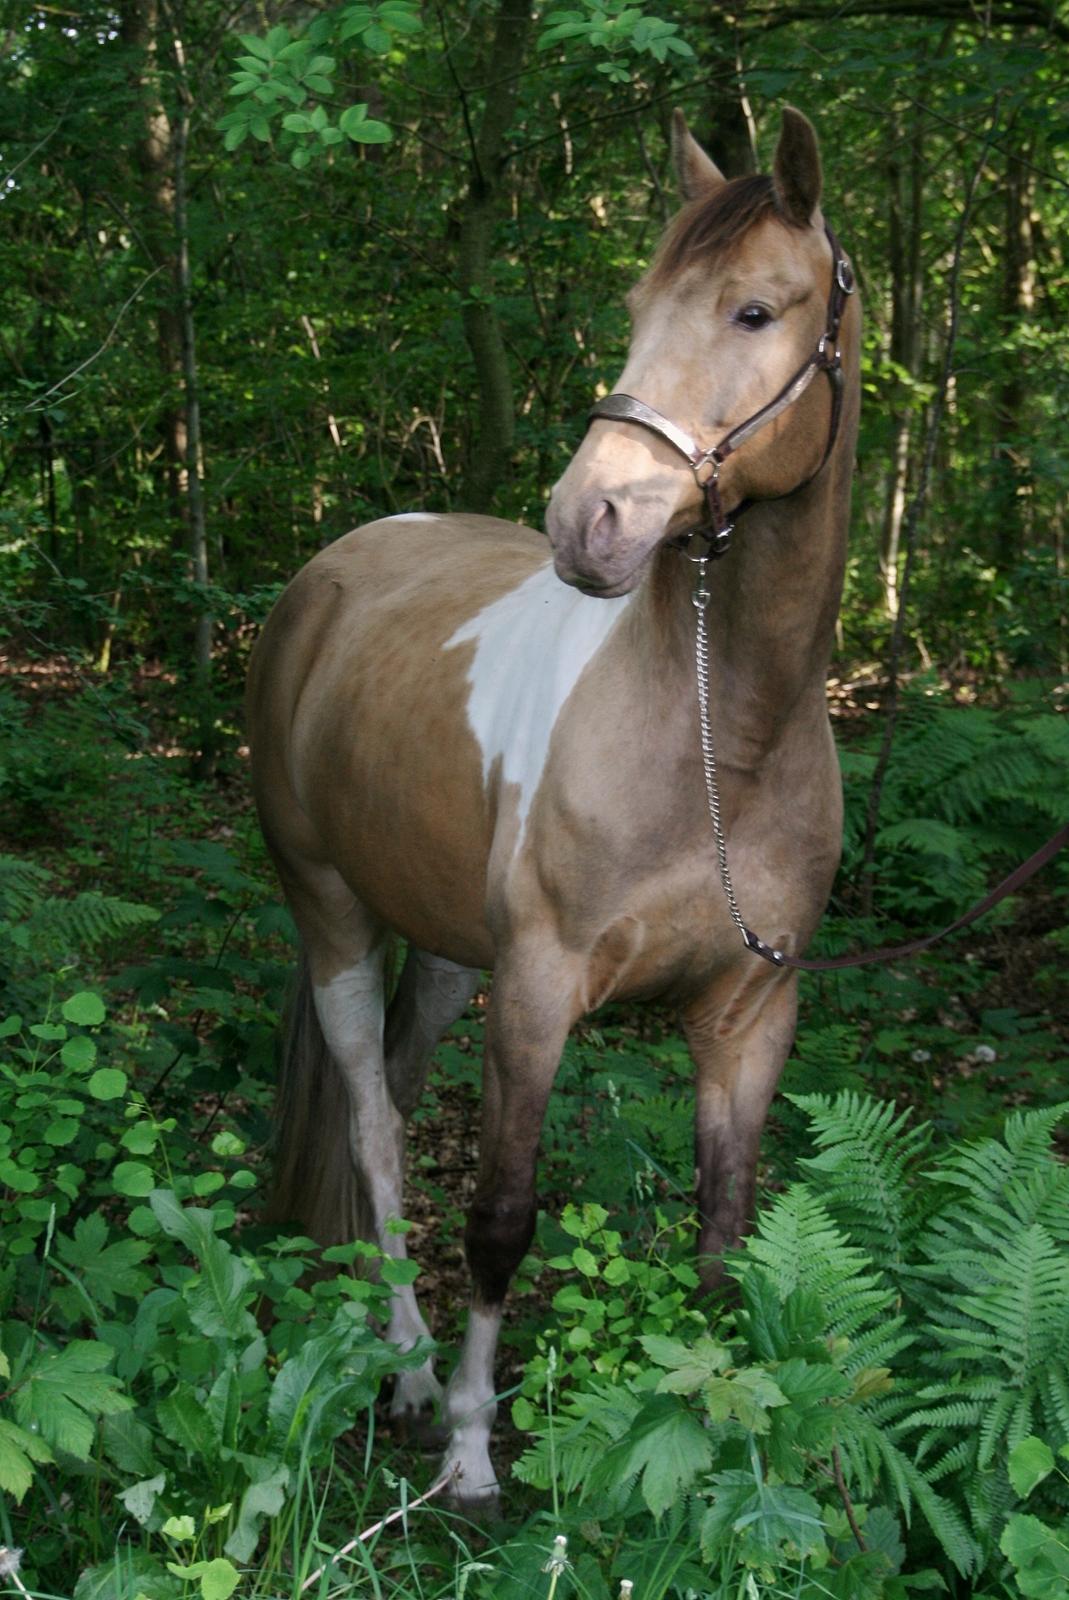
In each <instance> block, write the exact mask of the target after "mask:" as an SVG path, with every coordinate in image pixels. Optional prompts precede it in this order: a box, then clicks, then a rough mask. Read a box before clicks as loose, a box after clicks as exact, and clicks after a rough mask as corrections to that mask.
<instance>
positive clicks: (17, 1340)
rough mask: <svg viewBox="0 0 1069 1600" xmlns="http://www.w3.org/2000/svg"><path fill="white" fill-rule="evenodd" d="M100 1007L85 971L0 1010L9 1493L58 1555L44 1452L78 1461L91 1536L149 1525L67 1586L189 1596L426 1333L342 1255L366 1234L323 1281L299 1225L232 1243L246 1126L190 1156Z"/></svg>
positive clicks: (298, 1506)
mask: <svg viewBox="0 0 1069 1600" xmlns="http://www.w3.org/2000/svg"><path fill="white" fill-rule="evenodd" d="M105 1022H106V1012H105V1007H104V1004H103V1002H102V1001H101V999H100V997H99V996H98V995H97V994H95V993H93V992H91V991H84V992H81V993H77V994H74V995H71V996H70V997H69V998H68V999H67V1000H65V1001H64V1002H63V1003H62V1005H60V1006H58V1007H57V1008H56V1009H55V1010H54V1011H50V1012H49V1013H48V1014H47V1016H46V1018H45V1019H44V1020H43V1021H41V1022H36V1023H29V1024H26V1025H24V1024H23V1022H22V1020H21V1019H20V1018H18V1017H15V1016H13V1017H9V1018H8V1019H6V1020H5V1021H4V1022H3V1023H0V1042H2V1046H3V1051H4V1058H3V1060H2V1061H0V1075H2V1082H3V1084H4V1086H5V1089H6V1093H5V1094H4V1097H3V1103H4V1107H5V1113H6V1118H7V1120H6V1121H5V1122H4V1123H0V1194H2V1197H3V1200H4V1204H3V1207H2V1209H0V1262H2V1263H3V1266H2V1268H0V1376H2V1377H3V1380H4V1383H3V1391H4V1392H3V1394H2V1396H0V1496H8V1497H10V1499H11V1500H12V1501H13V1502H15V1503H16V1504H23V1503H24V1502H25V1506H24V1510H25V1513H26V1516H27V1519H28V1523H29V1525H30V1526H31V1527H33V1526H35V1525H36V1526H37V1528H38V1530H39V1532H38V1537H37V1538H36V1539H35V1540H34V1542H33V1549H32V1553H31V1559H30V1564H29V1568H28V1570H29V1572H30V1574H31V1576H32V1574H33V1572H34V1571H35V1570H36V1571H41V1570H44V1569H45V1568H46V1567H47V1566H48V1565H49V1564H50V1563H51V1562H52V1561H54V1560H55V1559H56V1558H57V1556H58V1555H59V1548H58V1545H59V1543H60V1542H61V1534H60V1530H59V1529H56V1530H55V1531H54V1532H50V1531H49V1526H48V1522H49V1519H48V1505H49V1501H50V1498H51V1496H50V1490H49V1488H48V1483H47V1476H42V1474H47V1473H48V1471H49V1469H53V1468H54V1469H56V1470H62V1472H63V1474H64V1475H65V1476H67V1477H70V1476H72V1475H73V1476H75V1477H77V1478H80V1479H81V1480H82V1488H81V1489H80V1491H79V1498H78V1500H77V1502H76V1505H75V1509H74V1510H73V1511H72V1513H71V1515H72V1519H73V1522H74V1524H75V1525H76V1526H77V1527H78V1528H79V1529H80V1531H81V1533H82V1535H83V1537H84V1538H85V1539H86V1542H87V1543H88V1544H90V1545H95V1546H96V1547H97V1548H100V1547H101V1545H103V1546H104V1547H107V1546H108V1545H113V1544H114V1541H115V1539H116V1537H117V1536H118V1531H119V1527H120V1525H124V1526H125V1527H126V1529H127V1536H126V1537H127V1538H129V1534H130V1532H131V1530H136V1529H137V1528H140V1530H141V1538H140V1539H139V1540H137V1542H136V1546H135V1547H131V1546H130V1545H129V1544H128V1543H126V1542H123V1543H120V1544H119V1546H118V1547H117V1551H116V1554H115V1556H114V1557H113V1558H112V1559H111V1560H110V1561H108V1562H107V1563H105V1564H104V1566H103V1567H102V1568H100V1569H99V1570H97V1569H94V1570H92V1571H88V1570H87V1571H86V1572H85V1573H84V1574H83V1576H82V1578H81V1580H80V1581H79V1584H78V1586H77V1588H76V1590H75V1593H76V1596H77V1597H78V1600H86V1597H91V1596H102V1595H104V1594H111V1595H117V1594H122V1595H127V1594H128V1595H129V1600H133V1596H134V1595H135V1594H136V1593H138V1592H141V1593H144V1594H146V1595H147V1596H149V1597H150V1600H152V1597H155V1596H157V1595H159V1596H168V1595H178V1594H179V1593H181V1592H184V1591H183V1590H182V1589H181V1587H180V1585H176V1582H175V1578H176V1577H179V1578H182V1579H184V1580H187V1581H190V1582H193V1581H196V1583H198V1584H199V1585H200V1589H201V1592H202V1594H203V1595H205V1596H209V1593H210V1592H214V1593H216V1594H217V1595H219V1596H222V1595H223V1593H224V1590H225V1593H227V1594H229V1593H230V1592H231V1589H232V1588H233V1587H234V1586H235V1585H236V1583H237V1581H238V1567H239V1566H241V1565H242V1564H244V1563H247V1562H248V1561H250V1560H251V1558H252V1556H253V1553H254V1551H255V1549H256V1547H257V1545H258V1544H259V1542H260V1539H261V1533H262V1531H263V1529H264V1527H265V1524H266V1523H267V1522H269V1523H270V1540H271V1541H272V1542H273V1547H274V1548H275V1553H276V1556H278V1558H279V1559H281V1551H282V1549H283V1547H284V1546H285V1544H286V1541H287V1540H288V1539H289V1538H290V1537H291V1536H292V1535H293V1531H294V1528H295V1526H296V1525H297V1524H299V1523H300V1522H301V1520H302V1519H303V1518H307V1515H308V1510H309V1504H310V1501H309V1491H310V1488H311V1487H312V1486H313V1483H314V1479H315V1477H316V1475H318V1474H320V1473H322V1472H324V1471H328V1470H329V1467H330V1463H331V1459H332V1454H333V1446H334V1442H335V1440H336V1439H337V1438H338V1437H339V1435H340V1434H342V1433H343V1432H344V1431H345V1430H346V1429H347V1428H348V1427H350V1426H351V1424H352V1422H353V1419H354V1417H355V1416H356V1415H357V1413H358V1412H359V1411H360V1410H362V1409H366V1408H368V1407H369V1406H370V1405H371V1404H372V1403H373V1401H374V1399H375V1397H376V1395H377V1393H378V1389H379V1386H380V1384H381V1381H382V1379H383V1378H384V1377H385V1376H386V1375H388V1374H391V1373H394V1372H396V1371H398V1370H400V1369H401V1368H403V1367H406V1366H409V1365H411V1364H413V1363H414V1362H419V1361H421V1360H423V1359H424V1357H425V1356H426V1354H427V1351H426V1349H425V1348H418V1347H417V1349H416V1350H414V1351H411V1352H409V1353H407V1354H401V1353H400V1352H399V1351H397V1350H396V1349H395V1348H393V1347H392V1346H388V1345H386V1344H384V1343H383V1341H382V1338H381V1336H380V1335H379V1333H378V1332H376V1331H375V1319H376V1317H379V1318H383V1315H384V1311H385V1306H386V1302H387V1301H388V1298H389V1294H390V1288H389V1282H388V1281H384V1282H374V1281H370V1280H369V1279H368V1278H366V1277H363V1278H359V1277H354V1276H353V1275H352V1274H351V1272H349V1271H347V1270H344V1269H345V1268H347V1267H348V1266H349V1265H350V1263H351V1262H352V1261H353V1260H354V1259H355V1258H356V1257H357V1256H359V1255H362V1254H363V1255H375V1254H376V1252H374V1251H372V1250H370V1248H369V1247H365V1246H360V1245H353V1246H350V1247H345V1248H341V1247H340V1248H338V1249H336V1250H333V1251H327V1252H325V1260H326V1261H327V1262H328V1263H333V1264H334V1265H335V1270H336V1272H337V1275H336V1276H327V1277H322V1276H320V1277H319V1278H318V1280H317V1281H316V1282H314V1284H313V1285H312V1286H311V1287H310V1288H304V1287H302V1286H301V1280H302V1278H303V1277H305V1276H306V1275H307V1273H308V1272H309V1270H310V1268H311V1265H312V1260H311V1255H310V1250H311V1245H310V1241H308V1240H302V1239H285V1238H283V1239H281V1240H278V1241H275V1242H274V1243H271V1242H268V1243H264V1244H261V1247H260V1249H259V1250H258V1251H257V1253H256V1255H253V1254H252V1253H251V1252H250V1251H249V1250H248V1249H247V1248H244V1247H243V1244H242V1241H241V1238H240V1235H239V1229H238V1223H239V1210H238V1208H239V1206H240V1204H241V1202H242V1198H243V1197H244V1196H245V1195H247V1193H248V1191H249V1190H250V1189H251V1188H252V1187H253V1186H254V1185H255V1183H256V1181H257V1180H256V1175H255V1173H254V1172H253V1171H252V1170H251V1169H249V1168H248V1167H246V1166H245V1165H244V1164H243V1163H242V1160H241V1157H242V1155H243V1153H244V1145H243V1143H242V1142H241V1140H240V1139H238V1138H237V1137H236V1136H235V1135H234V1134H232V1133H229V1132H221V1133H219V1134H217V1135H216V1137H215V1139H214V1140H213V1141H212V1145H211V1152H210V1154H209V1156H208V1162H209V1163H210V1164H205V1166H204V1167H203V1169H202V1170H196V1169H194V1170H188V1166H187V1163H186V1162H185V1161H184V1159H183V1160H180V1159H178V1157H179V1146H178V1145H177V1144H176V1143H175V1129H174V1122H173V1120H170V1119H165V1120H163V1121H159V1120H156V1119H155V1118H154V1117H153V1115H152V1113H151V1112H150V1110H149V1108H148V1107H147V1105H146V1104H145V1102H144V1100H143V1098H142V1097H141V1096H140V1095H139V1094H138V1093H137V1092H136V1091H135V1090H133V1089H131V1087H130V1082H129V1079H128V1075H127V1072H126V1071H125V1070H124V1067H123V1066H119V1065H116V1064H115V1063H116V1062H117V1061H125V1059H126V1057H125V1055H124V1047H123V1040H122V1034H121V1030H117V1029H115V1028H114V1027H107V1026H105ZM117 1112H118V1114H119V1117H120V1118H121V1120H122V1121H125V1124H126V1126H125V1129H124V1131H123V1132H122V1133H121V1135H120V1136H119V1138H118V1139H117V1140H116V1139H112V1138H110V1137H109V1136H108V1134H109V1131H110V1130H111V1129H113V1128H114V1126H115V1123H116V1120H117ZM61 1158H62V1159H61ZM184 1169H185V1170H184ZM393 1265H394V1264H393V1263H392V1262H389V1261H386V1262H383V1264H382V1276H383V1278H384V1279H386V1280H388V1279H389V1274H390V1271H391V1269H392V1267H393ZM88 1486H92V1494H87V1493H85V1489H86V1487H88ZM35 1499H36V1500H37V1502H38V1503H37V1505H36V1506H35V1505H34V1501H35ZM311 1503H314V1495H313V1497H312V1502H311ZM0 1505H2V1500H0ZM206 1577H207V1579H208V1583H207V1586H205V1582H204V1580H205V1578H206ZM127 1580H129V1582H128V1581H127ZM227 1583H229V1584H230V1588H226V1587H225V1585H226V1584H227ZM131 1584H132V1585H133V1587H131Z"/></svg>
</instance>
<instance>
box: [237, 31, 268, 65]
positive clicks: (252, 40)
mask: <svg viewBox="0 0 1069 1600" xmlns="http://www.w3.org/2000/svg"><path fill="white" fill-rule="evenodd" d="M239 37H240V39H241V42H242V44H243V45H244V46H245V48H246V50H248V51H250V52H251V53H252V54H253V55H254V56H259V57H260V59H261V60H262V61H270V60H271V57H272V55H273V54H274V52H273V51H272V49H271V48H270V46H269V45H268V44H266V43H265V42H264V40H263V39H260V38H258V37H257V35H256V34H255V33H243V34H240V35H239Z"/></svg>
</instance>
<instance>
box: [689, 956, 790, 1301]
mask: <svg viewBox="0 0 1069 1600" xmlns="http://www.w3.org/2000/svg"><path fill="white" fill-rule="evenodd" d="M745 959H746V963H747V965H746V967H745V968H743V970H742V972H741V973H740V971H739V969H738V968H732V971H731V973H730V974H728V975H725V976H724V977H721V978H719V979H717V980H716V981H715V982H714V983H713V984H712V985H710V987H709V988H708V989H707V990H706V991H705V993H704V994H702V995H701V996H700V997H699V998H698V999H697V1000H696V1001H694V1002H693V1003H692V1004H691V1005H690V1006H688V1008H687V1010H686V1012H685V1013H684V1017H683V1027H684V1032H685V1034H686V1038H687V1043H688V1045H689V1046H690V1051H691V1055H692V1056H693V1058H694V1065H695V1122H694V1144H695V1157H696V1164H697V1169H698V1211H699V1215H700V1218H701V1234H700V1238H699V1246H698V1249H699V1258H700V1270H701V1274H702V1281H703V1283H704V1284H705V1285H706V1286H707V1287H709V1288H711V1287H714V1286H715V1285H716V1284H718V1283H719V1282H720V1279H721V1277H722V1275H723V1260H722V1257H723V1252H724V1251H725V1250H726V1249H728V1248H729V1247H730V1246H731V1245H733V1244H735V1243H736V1242H737V1241H738V1239H739V1238H740V1237H741V1236H742V1234H743V1233H745V1232H746V1231H747V1229H748V1228H749V1226H750V1224H751V1222H752V1221H753V1211H754V1199H755V1192H756V1185H757V1158H758V1153H759V1149H760V1143H761V1130H762V1129H763V1128H764V1125H765V1117H766V1116H767V1114H768V1108H769V1104H770V1102H771V1100H772V1096H773V1094H774V1093H775V1090H776V1084H777V1083H778V1082H779V1078H780V1073H781V1072H782V1071H783V1064H784V1062H785V1061H786V1059H787V1055H788V1052H789V1051H790V1048H791V1042H792V1040H793V1038H794V1027H795V1020H796V1016H797V1005H798V980H797V977H796V975H795V974H793V973H785V972H776V971H774V970H771V969H769V968H767V967H765V966H764V964H763V963H761V962H759V961H758V960H757V958H756V957H753V956H747V957H746V958H745Z"/></svg>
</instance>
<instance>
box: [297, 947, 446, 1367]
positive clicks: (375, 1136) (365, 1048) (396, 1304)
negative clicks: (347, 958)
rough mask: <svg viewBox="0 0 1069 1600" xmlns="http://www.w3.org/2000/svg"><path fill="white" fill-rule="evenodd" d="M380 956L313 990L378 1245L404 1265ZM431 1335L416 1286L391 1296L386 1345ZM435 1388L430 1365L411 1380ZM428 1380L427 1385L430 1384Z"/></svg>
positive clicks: (398, 1147)
mask: <svg viewBox="0 0 1069 1600" xmlns="http://www.w3.org/2000/svg"><path fill="white" fill-rule="evenodd" d="M382 969H383V951H382V950H381V949H379V950H375V951H372V952H371V954H369V955H368V956H367V957H366V958H365V959H364V960H363V961H361V962H360V963H359V964H358V965H357V966H355V967H350V968H348V969H347V970H346V971H344V972H339V973H338V974H337V975H336V976H335V977H333V978H331V980H330V982H329V983H325V984H316V985H315V987H314V989H313V993H314V996H315V1006H316V1012H317V1014H318V1017H319V1023H320V1026H321V1027H322V1029H323V1037H324V1038H325V1039H326V1041H327V1047H328V1049H329V1050H330V1053H331V1055H332V1056H333V1058H334V1060H335V1061H336V1062H337V1065H338V1067H339V1069H340V1070H341V1072H342V1074H343V1075H344V1078H345V1083H346V1087H347V1089H348V1091H349V1103H350V1107H351V1112H350V1124H349V1127H350V1145H351V1151H352V1160H353V1165H354V1167H355V1168H356V1171H357V1174H358V1177H359V1179H360V1182H361V1184H362V1185H363V1188H364V1190H365V1192H366V1195H367V1199H368V1203H369V1206H370V1210H371V1218H372V1225H373V1227H374V1231H375V1242H376V1244H378V1246H379V1248H380V1249H381V1250H383V1251H384V1252H385V1253H386V1254H387V1255H390V1256H393V1257H394V1258H395V1259H397V1260H401V1261H403V1260H405V1259H407V1256H408V1251H407V1248H406V1246H405V1236H404V1234H403V1233H395V1232H393V1231H391V1230H390V1228H389V1226H388V1224H389V1223H390V1222H391V1220H394V1219H397V1220H399V1219H400V1218H401V1216H402V1182H403V1179H402V1172H403V1156H404V1122H403V1120H402V1118H401V1115H400V1112H399V1111H398V1110H397V1108H396V1106H395V1105H394V1103H393V1101H392V1100H391V1098H390V1095H389V1091H388V1090H387V1087H386V1074H385V1067H384V1064H383V1053H382V1033H383V990H382V976H383V970H382ZM428 1337H429V1330H428V1328H427V1324H426V1323H425V1322H424V1320H423V1315H422V1313H421V1311H420V1309H419V1305H418V1303H417V1300H416V1295H415V1290H414V1289H413V1287H412V1285H411V1284H401V1285H399V1286H398V1287H397V1288H395V1289H394V1292H393V1299H392V1300H391V1302H390V1321H389V1325H388V1327H387V1329H386V1338H387V1340H388V1341H389V1342H390V1343H391V1344H397V1345H400V1347H401V1348H402V1349H403V1350H410V1349H411V1348H412V1346H413V1345H414V1344H415V1343H416V1342H417V1340H419V1339H423V1338H428ZM421 1374H422V1387H423V1388H425V1389H426V1388H428V1386H429V1385H433V1386H434V1388H435V1389H437V1388H438V1385H437V1383H436V1380H435V1379H434V1377H433V1374H432V1373H431V1364H430V1362H429V1361H428V1362H427V1363H426V1364H425V1369H424V1367H419V1368H417V1369H416V1372H415V1373H414V1374H412V1375H411V1377H412V1380H413V1387H414V1388H419V1387H420V1375H421ZM428 1380H429V1383H428Z"/></svg>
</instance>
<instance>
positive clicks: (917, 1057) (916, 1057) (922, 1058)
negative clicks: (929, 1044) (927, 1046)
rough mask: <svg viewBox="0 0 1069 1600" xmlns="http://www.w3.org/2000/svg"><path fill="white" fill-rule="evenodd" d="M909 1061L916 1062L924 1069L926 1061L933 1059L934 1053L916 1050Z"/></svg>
mask: <svg viewBox="0 0 1069 1600" xmlns="http://www.w3.org/2000/svg"><path fill="white" fill-rule="evenodd" d="M909 1059H910V1060H911V1061H915V1062H916V1063H917V1065H918V1067H922V1066H923V1065H924V1063H925V1062H926V1061H930V1060H931V1059H932V1052H931V1051H930V1050H914V1052H913V1054H912V1055H911V1056H910V1058H909Z"/></svg>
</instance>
